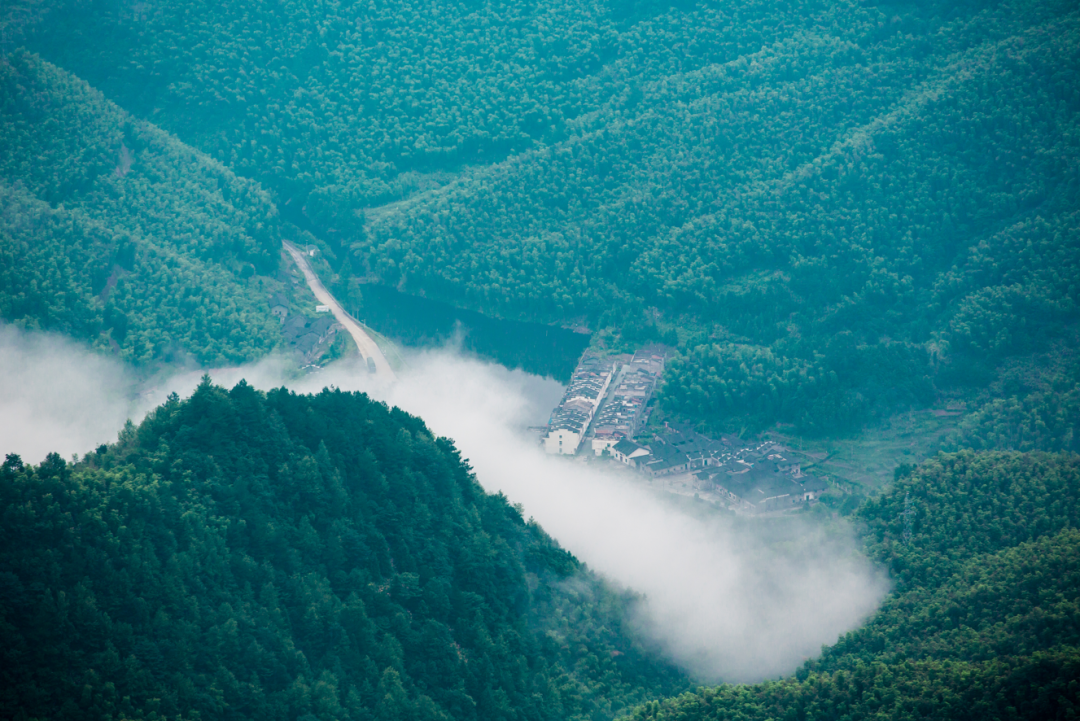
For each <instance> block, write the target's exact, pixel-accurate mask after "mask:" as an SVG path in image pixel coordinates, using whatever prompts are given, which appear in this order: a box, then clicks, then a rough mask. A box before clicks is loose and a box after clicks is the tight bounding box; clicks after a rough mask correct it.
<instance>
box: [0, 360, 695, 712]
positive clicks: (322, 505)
mask: <svg viewBox="0 0 1080 721" xmlns="http://www.w3.org/2000/svg"><path fill="white" fill-rule="evenodd" d="M0 520H2V523H0V628H2V629H3V636H4V639H5V641H4V644H3V648H2V649H0V715H3V716H4V717H6V718H63V719H82V718H86V719H101V718H143V719H153V718H161V717H166V718H170V719H175V718H185V719H190V718H235V719H240V718H260V719H302V718H309V719H310V718H319V719H378V720H380V721H381V720H385V721H391V720H393V721H400V720H402V719H415V720H416V721H419V720H420V719H425V720H426V719H448V718H454V719H484V720H485V721H486V720H488V719H551V720H552V721H556V720H559V721H561V720H562V719H591V718H610V717H611V715H612V714H613V713H614V712H616V711H618V710H619V709H620V708H624V707H625V706H626V705H627V704H629V703H635V702H641V701H643V700H645V699H647V698H650V697H652V696H656V695H661V694H666V693H671V692H673V691H676V690H678V689H680V687H683V686H684V685H685V680H684V678H683V676H682V675H681V674H680V673H678V672H677V671H675V670H674V669H672V668H670V667H668V666H667V665H665V664H664V663H662V662H660V661H658V660H657V659H656V658H654V657H653V655H651V653H650V652H648V651H647V650H646V649H644V648H642V647H641V646H640V645H639V644H638V643H637V642H635V641H634V640H633V639H632V637H631V636H630V635H629V633H628V630H627V628H626V616H625V614H626V610H627V609H628V608H629V607H630V605H631V604H632V603H633V602H634V598H633V597H631V596H628V595H624V594H622V593H619V592H615V591H613V590H611V589H609V588H608V587H607V586H605V585H604V584H603V583H601V582H600V581H599V580H598V579H597V578H596V577H595V576H594V575H592V574H591V573H590V572H589V571H587V570H586V569H584V568H583V567H582V566H581V565H580V564H579V563H578V561H577V560H576V559H575V558H574V557H573V556H571V555H570V554H569V553H567V552H566V551H564V550H562V549H561V548H559V546H558V545H557V544H556V543H555V542H554V541H553V540H552V539H551V538H549V537H548V536H547V535H546V534H545V533H544V532H543V530H542V529H540V528H539V527H538V526H537V525H536V524H535V523H533V522H531V521H526V520H525V519H523V518H522V517H521V513H520V512H519V510H517V509H515V508H514V507H512V506H510V504H509V503H508V502H507V501H506V499H505V498H504V497H502V496H501V495H498V496H493V495H489V494H486V493H485V492H484V491H483V490H482V489H481V488H480V486H479V485H478V484H477V482H476V480H475V478H474V477H473V475H472V473H471V472H470V470H469V467H468V465H467V464H466V463H464V462H463V461H462V460H461V458H460V456H459V454H458V452H457V451H456V450H455V448H454V447H453V445H452V444H451V443H450V441H448V440H447V439H444V438H434V437H433V436H432V435H431V434H430V432H429V431H428V430H427V429H426V428H425V427H424V425H423V423H422V422H421V421H419V420H418V419H416V418H414V417H411V416H409V415H407V414H405V413H404V412H402V411H400V410H397V409H393V410H391V409H388V408H387V407H386V406H385V405H383V404H381V403H376V402H374V401H371V400H369V399H368V398H367V397H366V396H363V395H361V394H347V393H342V392H340V391H323V392H322V393H321V394H319V395H317V396H304V395H296V394H294V393H291V392H289V391H286V390H284V389H282V390H277V391H272V392H270V393H266V394H264V393H262V392H259V391H256V390H254V389H252V388H251V387H250V386H248V385H247V384H245V383H241V384H239V385H238V386H236V387H235V388H233V389H232V390H231V391H227V390H225V389H223V388H220V387H216V386H214V385H212V384H211V383H210V382H209V380H205V381H204V383H203V384H202V385H201V386H200V387H199V388H198V390H196V391H195V393H194V394H193V395H192V397H191V398H190V399H189V400H185V401H181V400H179V399H177V398H176V397H175V396H173V397H171V398H170V399H169V400H168V401H167V402H166V403H165V404H164V405H163V406H161V407H159V408H158V409H157V410H156V411H154V412H153V413H151V414H150V415H149V416H148V417H147V419H146V420H145V421H144V422H143V423H142V424H141V425H140V426H138V427H135V426H132V425H129V426H128V427H127V428H126V429H125V430H124V431H123V433H122V434H121V436H120V439H119V441H118V442H117V443H115V444H113V445H109V446H102V447H100V448H98V449H97V451H96V452H93V453H90V454H87V455H86V457H85V458H84V459H83V460H81V461H79V462H77V463H67V462H65V461H64V460H63V459H62V458H60V457H59V456H57V455H56V454H53V455H50V456H49V457H48V458H47V459H46V460H45V461H44V462H42V463H41V464H40V465H38V466H36V467H30V466H24V465H23V464H22V463H21V461H19V459H18V458H17V457H16V456H13V455H9V456H8V457H7V460H6V461H5V463H4V464H3V467H2V468H0Z"/></svg>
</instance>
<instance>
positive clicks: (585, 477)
mask: <svg viewBox="0 0 1080 721" xmlns="http://www.w3.org/2000/svg"><path fill="white" fill-rule="evenodd" d="M0 363H2V367H3V368H4V373H3V376H4V378H3V380H2V381H0V417H2V418H3V421H2V422H0V453H8V452H16V453H20V454H21V455H22V456H23V457H24V459H25V460H27V461H30V462H37V461H40V460H41V458H43V457H44V455H45V453H46V452H48V451H51V450H56V451H59V452H61V453H63V454H65V455H68V454H70V453H76V452H78V453H85V452H87V451H89V450H90V449H91V448H93V447H94V446H95V445H97V444H100V443H103V442H107V441H109V440H112V439H114V438H115V435H116V432H117V431H118V430H119V428H120V427H121V426H122V424H123V422H124V420H125V419H126V418H128V417H131V418H132V419H133V420H135V421H136V422H137V421H138V420H139V419H141V417H142V416H143V415H144V414H145V412H146V411H147V410H149V408H151V407H153V406H154V405H156V404H157V403H159V402H161V401H162V400H164V397H165V395H167V394H168V393H169V392H171V391H177V392H179V393H180V394H181V395H185V394H187V393H190V392H191V390H192V389H193V388H194V387H195V386H196V385H197V383H198V381H199V377H200V376H201V374H202V371H198V372H192V373H185V374H179V375H176V376H172V377H169V378H164V379H159V380H158V381H157V382H156V383H155V384H154V385H155V386H156V387H155V388H154V389H153V391H152V392H150V393H147V394H146V395H144V396H142V397H139V396H136V395H134V393H133V391H132V390H131V389H130V388H129V387H128V386H127V385H126V384H125V374H124V369H123V368H122V367H121V366H120V365H119V364H117V363H115V362H111V361H108V360H102V359H100V358H99V357H96V356H93V355H91V354H89V353H87V352H86V351H84V350H83V349H81V348H80V347H78V346H75V345H74V344H72V343H70V342H67V341H62V340H59V339H56V338H49V337H43V336H39V335H28V334H20V333H15V332H14V331H11V330H10V329H7V330H4V329H0ZM285 368H286V366H285V364H284V363H283V362H281V361H279V360H267V361H263V362H260V363H258V364H254V365H252V366H247V367H244V368H235V369H219V370H215V371H211V375H212V377H213V378H214V380H215V382H217V383H220V384H222V385H226V386H231V385H232V384H234V383H235V382H236V381H238V380H239V379H240V378H246V379H247V380H248V382H249V383H251V384H252V385H255V386H256V387H259V388H264V389H265V388H271V387H274V386H278V385H282V384H285V385H288V386H289V387H290V388H293V389H294V390H296V391H299V392H306V391H318V390H320V389H321V388H322V387H324V386H326V385H330V384H333V385H336V386H337V387H339V388H342V389H344V390H366V391H368V392H369V393H371V395H373V396H375V397H378V398H381V399H383V400H386V401H387V402H388V403H390V404H392V405H398V406H400V407H401V408H403V409H405V410H407V411H409V412H410V413H413V414H416V415H419V416H420V417H422V418H423V419H424V421H425V422H426V423H427V424H428V426H429V427H430V428H431V429H432V430H433V431H434V432H435V433H436V434H439V435H445V436H449V437H450V438H453V439H454V441H455V442H456V444H457V445H458V447H459V448H460V449H461V451H462V453H463V455H464V456H465V457H467V458H469V459H470V463H471V464H472V466H473V467H474V469H475V471H476V474H477V478H478V479H479V481H480V482H481V484H482V485H483V486H484V487H485V488H486V489H487V490H489V491H492V492H494V491H502V492H503V493H505V494H506V496H507V497H508V498H509V499H510V501H511V502H513V503H521V504H522V505H523V506H524V507H525V513H526V515H527V516H530V515H531V516H533V517H534V518H535V519H536V520H537V521H538V522H539V523H540V524H541V525H542V526H543V527H544V528H545V530H547V531H548V533H550V534H551V535H552V536H554V537H555V538H556V539H558V541H559V542H560V543H561V544H562V545H563V546H564V547H565V548H567V549H568V550H570V551H571V552H573V553H574V554H575V555H576V556H577V557H578V558H580V559H582V560H583V561H585V562H586V563H587V564H588V565H589V566H590V567H591V568H592V569H593V570H595V571H598V572H600V573H602V574H603V575H605V576H607V577H608V578H610V579H611V580H613V581H615V582H616V583H618V584H620V585H622V586H625V587H628V588H631V589H633V590H634V591H637V592H638V593H641V594H644V595H645V597H646V603H645V606H644V607H643V609H642V612H641V614H640V624H641V628H642V630H643V631H644V632H645V633H646V634H647V635H648V636H649V637H651V638H652V639H654V640H655V641H656V642H657V643H658V644H659V645H660V646H661V647H662V648H663V649H664V650H665V651H666V652H667V653H668V654H670V655H671V656H672V657H673V658H674V659H675V660H676V661H678V662H679V663H681V664H682V665H683V666H685V667H686V668H687V669H688V670H690V671H691V672H692V673H693V674H695V675H696V676H697V677H698V678H699V679H701V680H703V681H716V680H721V679H722V680H729V681H752V680H757V679H761V678H766V677H776V676H778V675H781V674H786V673H790V672H792V671H793V670H794V669H795V668H796V667H797V666H798V665H799V664H800V663H801V662H802V661H803V660H804V659H805V658H807V657H810V656H813V655H815V654H817V653H818V651H819V650H820V648H821V646H822V644H830V643H833V642H835V641H836V639H837V637H838V636H839V635H840V634H842V633H844V632H846V631H849V630H851V629H853V628H855V627H857V626H858V625H859V624H860V623H862V621H863V620H864V619H865V618H866V617H867V616H869V615H870V614H871V613H872V612H873V611H874V610H875V609H876V608H877V605H878V603H879V602H880V600H881V598H882V597H883V596H884V594H885V592H886V590H887V582H886V580H885V578H884V577H883V575H881V573H879V572H878V571H876V570H875V569H874V568H872V567H871V565H870V564H869V562H868V561H867V560H866V559H865V558H863V557H862V556H861V555H860V554H859V553H858V552H857V550H856V548H857V546H856V542H855V540H854V538H853V536H852V535H851V534H850V532H847V531H844V532H839V533H838V532H837V531H836V530H835V529H834V530H833V531H832V532H831V533H826V532H825V531H824V530H822V529H821V527H819V526H813V525H811V524H809V523H806V524H803V525H802V526H800V527H798V528H796V529H794V530H796V531H797V532H796V533H794V534H792V531H793V529H792V527H791V525H790V524H785V530H786V532H787V534H788V536H789V539H788V540H786V541H785V542H784V543H771V542H769V540H768V538H767V534H766V533H764V525H763V524H760V523H751V522H743V523H733V522H732V521H731V520H730V519H725V518H722V517H719V516H718V517H717V518H716V519H713V520H709V517H708V516H707V515H706V516H702V515H701V514H697V515H689V514H688V513H686V512H685V511H683V510H679V509H678V508H677V507H675V506H674V505H672V504H671V503H669V502H667V501H666V500H665V498H664V497H663V496H661V495H659V494H658V493H656V492H654V491H652V490H650V489H649V488H648V487H646V486H645V485H644V484H642V483H640V482H639V481H636V480H634V479H632V478H631V477H630V476H629V475H628V474H627V472H620V471H619V469H615V468H612V469H611V470H600V471H598V470H596V468H595V467H590V466H587V465H585V464H582V463H579V462H575V461H573V460H570V459H567V458H554V457H550V456H547V455H545V454H544V453H543V451H542V450H541V449H540V448H539V447H538V446H537V445H536V442H535V436H532V438H531V439H530V437H529V435H528V434H527V433H525V432H524V429H525V427H526V426H530V425H533V426H535V425H541V424H543V423H544V422H545V421H546V418H547V415H548V413H549V412H550V410H551V408H552V407H553V406H554V404H555V403H556V402H557V401H558V399H559V397H560V395H561V388H560V386H559V385H558V384H557V383H555V382H553V381H546V380H543V379H540V378H537V377H536V376H532V375H529V374H527V373H523V372H520V371H508V370H506V369H505V368H503V367H501V366H497V365H494V364H488V363H483V362H480V361H477V360H474V359H467V358H462V357H460V356H458V355H456V354H453V353H450V352H441V353H423V354H420V355H418V356H416V357H414V358H413V359H412V362H411V366H410V368H409V370H408V371H407V372H405V373H402V374H401V377H400V379H399V382H398V383H396V384H394V385H392V386H388V387H386V386H379V385H375V384H374V381H373V379H371V377H370V376H368V375H367V373H366V372H365V371H364V370H362V369H361V367H360V366H358V365H356V364H351V363H341V364H338V365H337V366H335V367H331V368H329V369H327V370H326V371H324V372H322V373H319V374H316V375H313V376H306V377H302V378H298V379H292V380H285V372H284V371H285ZM791 523H792V524H794V523H797V521H794V520H792V521H791Z"/></svg>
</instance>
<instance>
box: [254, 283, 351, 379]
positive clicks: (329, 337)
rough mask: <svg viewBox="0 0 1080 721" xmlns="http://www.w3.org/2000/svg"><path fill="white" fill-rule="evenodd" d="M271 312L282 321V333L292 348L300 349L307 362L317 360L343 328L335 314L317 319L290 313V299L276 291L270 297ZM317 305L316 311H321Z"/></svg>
mask: <svg viewBox="0 0 1080 721" xmlns="http://www.w3.org/2000/svg"><path fill="white" fill-rule="evenodd" d="M269 304H270V312H271V313H272V314H273V315H274V317H276V318H277V319H278V320H279V321H280V322H281V334H282V336H284V338H285V342H286V343H287V344H288V345H289V347H290V348H292V349H294V350H296V351H298V352H299V353H300V355H302V356H303V357H304V360H306V361H307V362H312V361H314V360H317V359H318V357H319V356H320V355H322V353H323V352H324V351H325V349H326V348H327V347H328V344H329V343H331V342H332V341H333V339H334V335H335V334H336V333H337V331H338V330H339V329H340V328H341V326H340V325H338V323H337V321H335V320H334V318H333V316H330V315H324V316H321V317H318V318H315V319H311V318H307V317H305V316H303V315H299V314H290V313H289V301H288V299H287V298H286V297H285V295H284V294H283V293H274V294H273V295H271V296H270V299H269ZM319 308H326V309H327V311H329V310H330V309H329V307H328V306H316V308H315V312H316V313H321V312H322V311H320V310H319Z"/></svg>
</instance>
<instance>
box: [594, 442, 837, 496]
mask: <svg viewBox="0 0 1080 721" xmlns="http://www.w3.org/2000/svg"><path fill="white" fill-rule="evenodd" d="M611 450H612V456H613V457H614V459H615V460H616V461H619V462H620V463H624V464H625V465H627V466H630V467H631V468H635V469H637V470H638V471H640V472H641V473H643V474H645V475H647V476H650V477H653V478H656V477H661V476H668V475H675V474H681V473H682V474H685V473H692V474H693V477H694V479H695V486H696V487H697V488H698V489H700V490H702V491H711V492H713V493H716V494H718V495H719V496H720V497H721V498H722V499H723V500H724V501H726V502H727V503H728V505H730V506H731V507H733V508H735V509H736V510H739V511H742V512H745V513H753V514H756V513H767V512H769V511H781V510H785V509H788V508H791V507H792V506H793V505H796V504H800V503H806V502H812V501H816V500H817V499H818V498H820V497H821V494H822V493H824V492H825V491H826V489H827V488H828V484H827V483H825V481H824V480H822V479H821V478H818V477H817V476H815V475H812V474H809V473H803V471H802V464H801V463H799V462H798V461H795V460H793V459H790V458H788V457H787V456H789V455H791V452H790V451H788V450H787V449H785V448H783V447H782V446H780V445H779V444H776V443H772V442H769V441H766V442H764V443H759V444H757V445H756V446H747V445H746V444H745V443H744V442H743V441H741V440H740V439H738V438H736V437H735V436H722V437H721V440H719V441H716V440H713V439H711V438H708V437H706V436H703V435H701V434H700V433H697V432H695V431H694V430H693V429H692V428H689V427H686V426H682V427H675V426H673V425H670V424H669V425H665V428H664V429H663V430H662V431H660V432H658V433H656V434H655V435H654V437H653V439H652V440H651V441H650V442H649V444H648V445H640V444H638V443H635V442H633V441H631V440H629V439H624V440H622V441H619V443H617V444H615V446H613V447H612V449H611ZM785 454H787V455H785Z"/></svg>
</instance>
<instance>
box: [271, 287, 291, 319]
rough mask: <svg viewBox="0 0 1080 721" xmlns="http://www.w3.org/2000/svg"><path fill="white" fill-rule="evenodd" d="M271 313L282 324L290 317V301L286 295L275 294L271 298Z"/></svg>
mask: <svg viewBox="0 0 1080 721" xmlns="http://www.w3.org/2000/svg"><path fill="white" fill-rule="evenodd" d="M270 313H271V314H272V315H273V316H274V317H276V318H277V319H278V320H279V321H281V322H282V323H284V322H285V319H286V318H287V317H288V316H289V300H288V298H286V297H285V294H284V293H274V294H273V295H272V296H270Z"/></svg>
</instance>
